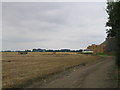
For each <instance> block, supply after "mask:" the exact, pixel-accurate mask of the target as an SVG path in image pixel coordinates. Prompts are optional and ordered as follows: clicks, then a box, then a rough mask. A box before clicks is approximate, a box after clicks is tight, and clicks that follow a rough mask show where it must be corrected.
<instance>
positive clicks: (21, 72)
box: [2, 52, 101, 88]
mask: <svg viewBox="0 0 120 90" xmlns="http://www.w3.org/2000/svg"><path fill="white" fill-rule="evenodd" d="M100 58H101V57H98V56H91V55H81V54H76V53H68V52H67V53H62V52H59V53H55V54H53V52H49V53H47V52H30V53H28V54H26V55H18V53H17V52H4V53H2V75H3V77H2V78H3V80H2V81H3V82H2V85H3V88H10V87H15V86H19V87H22V86H20V85H22V84H24V83H27V82H28V81H29V80H32V79H36V78H37V77H39V78H40V77H41V78H42V77H44V76H46V75H49V74H51V73H55V72H58V71H62V70H65V68H68V67H72V66H75V65H78V64H86V63H88V62H93V61H96V60H99V59H100Z"/></svg>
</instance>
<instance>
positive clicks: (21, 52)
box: [18, 51, 28, 55]
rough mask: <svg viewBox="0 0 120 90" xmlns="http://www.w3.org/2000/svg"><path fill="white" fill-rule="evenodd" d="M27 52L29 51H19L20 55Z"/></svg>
mask: <svg viewBox="0 0 120 90" xmlns="http://www.w3.org/2000/svg"><path fill="white" fill-rule="evenodd" d="M27 53H28V52H27V51H19V52H18V54H19V55H22V54H27Z"/></svg>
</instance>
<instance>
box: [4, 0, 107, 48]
mask: <svg viewBox="0 0 120 90" xmlns="http://www.w3.org/2000/svg"><path fill="white" fill-rule="evenodd" d="M105 6H106V2H79V3H77V2H76V3H73V2H71V3H70V2H67V3H65V2H63V3H62V2H58V3H53V2H39V3H33V2H31V3H30V2H26V3H25V2H23V3H22V2H18V3H14V2H11V3H10V2H4V3H2V11H3V12H2V15H3V16H2V19H3V21H2V24H3V32H2V35H3V38H2V41H3V47H2V48H3V50H8V49H9V50H24V49H33V48H46V49H61V48H70V49H80V48H86V47H87V46H88V45H91V44H100V43H102V42H103V41H104V40H105V37H106V32H105V23H106V19H107V14H106V11H105Z"/></svg>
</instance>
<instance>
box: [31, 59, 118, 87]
mask: <svg viewBox="0 0 120 90" xmlns="http://www.w3.org/2000/svg"><path fill="white" fill-rule="evenodd" d="M114 64H115V58H114V57H106V58H105V59H104V60H101V61H100V62H97V63H94V64H92V65H85V66H82V67H79V68H74V69H72V70H71V71H66V72H64V73H62V74H59V75H55V76H52V77H51V78H50V79H49V80H47V81H45V82H44V83H42V85H41V83H36V84H34V85H32V86H30V87H32V88H33V87H35V88H117V81H116V82H114V81H113V80H111V78H110V76H109V75H110V73H111V70H112V69H113V67H114ZM112 75H114V73H113V72H112ZM113 82H114V83H113Z"/></svg>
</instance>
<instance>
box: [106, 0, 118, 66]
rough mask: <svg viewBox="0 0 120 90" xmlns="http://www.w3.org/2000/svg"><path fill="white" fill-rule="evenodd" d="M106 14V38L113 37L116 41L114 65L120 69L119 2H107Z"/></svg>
mask: <svg viewBox="0 0 120 90" xmlns="http://www.w3.org/2000/svg"><path fill="white" fill-rule="evenodd" d="M106 11H107V13H108V15H109V17H108V22H107V23H106V26H107V27H110V28H109V29H107V37H114V38H115V40H116V45H117V49H116V55H117V59H116V63H117V65H118V66H119V67H120V1H116V2H115V1H114V2H107V10H106Z"/></svg>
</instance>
